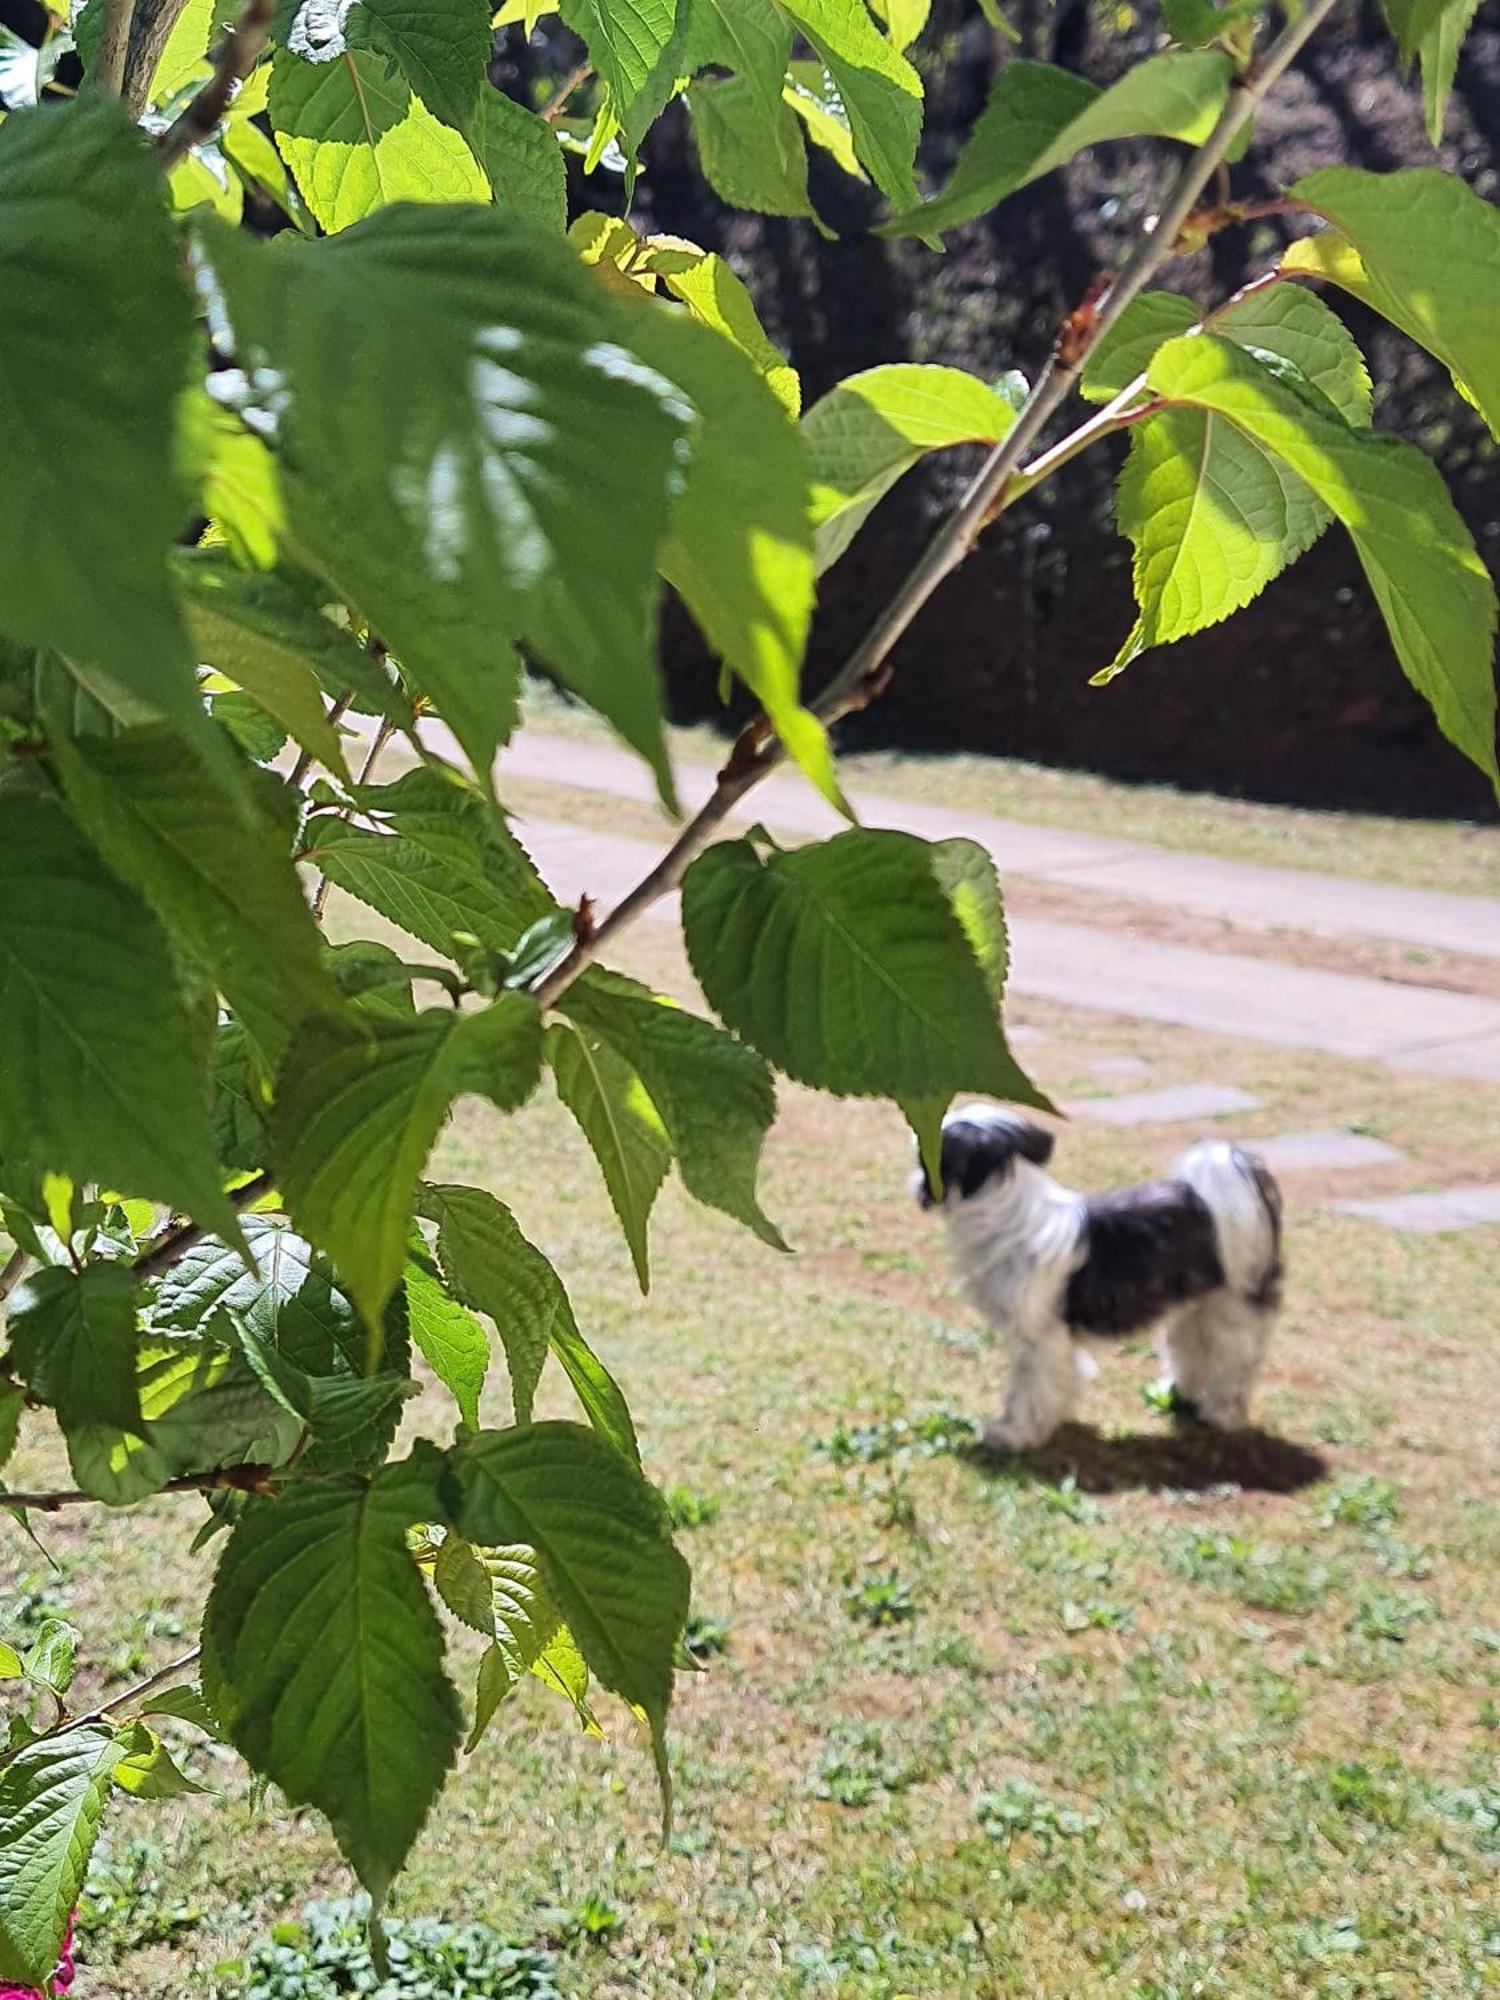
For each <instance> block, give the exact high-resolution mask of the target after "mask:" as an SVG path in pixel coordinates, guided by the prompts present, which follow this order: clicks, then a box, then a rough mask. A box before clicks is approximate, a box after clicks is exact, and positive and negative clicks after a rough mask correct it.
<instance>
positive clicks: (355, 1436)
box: [235, 1320, 417, 1473]
mask: <svg viewBox="0 0 1500 2000" xmlns="http://www.w3.org/2000/svg"><path fill="white" fill-rule="evenodd" d="M235 1332H236V1334H237V1335H238V1337H239V1342H240V1346H241V1349H242V1350H243V1352H244V1355H245V1359H246V1360H247V1361H248V1362H249V1364H250V1366H251V1367H252V1368H253V1369H254V1371H255V1374H256V1377H257V1379H258V1380H259V1381H260V1383H261V1386H262V1387H263V1388H264V1389H265V1390H266V1392H267V1394H268V1395H270V1396H272V1397H273V1398H274V1399H275V1400H276V1401H277V1402H278V1403H280V1404H281V1406H282V1408H283V1409H284V1410H286V1411H287V1412H288V1413H289V1414H290V1415H292V1416H294V1417H296V1418H297V1419H298V1420H299V1421H300V1422H301V1423H302V1424H303V1425H304V1426H305V1427H306V1430H307V1434H308V1438H309V1440H310V1443H309V1445H308V1450H307V1454H306V1459H305V1462H306V1463H307V1465H308V1468H309V1470H315V1471H317V1472H320V1473H321V1472H329V1471H338V1472H343V1471H355V1472H365V1471H369V1470H370V1469H371V1468H372V1467H373V1466H376V1465H379V1463H380V1462H381V1460H382V1459H383V1458H384V1457H385V1454H386V1452H387V1451H388V1450H389V1449H390V1443H391V1439H392V1438H393V1437H394V1436H395V1435H396V1429H397V1426H398V1425H399V1424H400V1421H401V1405H402V1404H403V1403H404V1402H405V1401H406V1399H407V1398H408V1396H414V1395H415V1394H416V1393H417V1385H416V1384H415V1383H414V1382H413V1381H411V1380H410V1378H409V1377H408V1376H406V1375H398V1374H396V1373H395V1372H394V1371H393V1370H382V1371H381V1372H379V1373H377V1374H369V1375H354V1374H350V1373H348V1372H341V1373H338V1374H332V1375H310V1374H308V1372H307V1370H306V1369H305V1368H299V1367H298V1366H297V1364H296V1363H295V1362H294V1361H289V1360H288V1359H287V1358H286V1356H285V1355H284V1354H281V1353H279V1352H278V1351H277V1349H276V1348H274V1347H272V1346H270V1345H269V1344H268V1343H267V1342H265V1341H263V1340H261V1339H260V1337H259V1336H258V1335H257V1334H256V1333H254V1332H253V1331H252V1330H251V1328H250V1327H249V1325H248V1324H247V1323H246V1322H245V1321H243V1320H240V1321H237V1322H235Z"/></svg>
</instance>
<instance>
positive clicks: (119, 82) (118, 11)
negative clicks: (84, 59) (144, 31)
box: [89, 0, 135, 97]
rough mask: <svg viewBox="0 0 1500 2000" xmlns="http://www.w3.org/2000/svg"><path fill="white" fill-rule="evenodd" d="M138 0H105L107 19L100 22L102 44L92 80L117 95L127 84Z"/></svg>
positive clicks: (109, 92)
mask: <svg viewBox="0 0 1500 2000" xmlns="http://www.w3.org/2000/svg"><path fill="white" fill-rule="evenodd" d="M134 13H135V0H104V19H103V21H102V22H101V23H100V26H99V46H98V48H97V50H96V51H95V53H94V67H93V69H92V71H91V72H90V75H89V82H90V83H91V84H92V85H93V86H94V88H95V90H102V91H104V92H105V93H106V94H107V95H108V96H110V97H118V96H119V95H120V93H121V91H123V89H124V88H125V57H126V54H127V52H128V51H129V48H130V21H131V16H132V15H133V14H134Z"/></svg>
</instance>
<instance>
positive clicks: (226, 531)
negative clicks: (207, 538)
mask: <svg viewBox="0 0 1500 2000" xmlns="http://www.w3.org/2000/svg"><path fill="white" fill-rule="evenodd" d="M177 426H178V456H179V461H180V463H181V466H182V470H183V475H184V477H185V478H190V479H191V480H192V481H193V482H194V483H195V484H196V486H197V489H198V498H199V503H200V505H201V507H202V511H203V512H204V513H205V514H207V515H208V516H209V517H210V519H211V520H212V522H213V524H214V526H215V527H216V528H217V529H218V531H219V533H220V534H221V535H222V536H223V537H224V542H225V546H226V547H227V548H228V550H229V553H230V554H231V556H232V557H233V558H234V560H235V562H236V563H238V564H239V565H240V567H241V568H244V569H262V570H265V569H270V567H271V566H272V564H273V563H274V562H275V560H276V551H277V549H278V547H279V546H280V542H281V535H282V530H283V528H284V526H285V521H284V519H283V514H282V506H281V482H280V477H279V475H278V472H277V468H276V460H275V458H274V457H273V456H272V454H271V452H270V451H269V450H268V449H267V447H266V445H265V443H264V442H263V441H262V440H261V439H260V438H258V437H257V436H256V435H255V433H254V432H253V431H251V430H248V429H246V427H245V425H244V424H243V423H242V422H241V421H240V419H239V417H238V416H236V415H235V413H234V412H233V411H232V410H228V409H225V408H224V407H223V406H222V405H221V404H219V403H216V402H214V401H213V400H212V398H211V397H210V396H209V395H208V394H207V392H206V391H205V390H203V389H202V388H200V387H199V386H198V385H197V384H196V383H195V384H194V385H193V386H192V387H191V388H190V389H189V391H188V392H187V394H186V395H185V396H184V397H183V398H182V400H181V401H180V402H179V404H178V406H177ZM184 553H185V552H184V551H181V550H179V551H177V553H176V558H175V559H176V560H177V561H178V562H181V561H182V560H183V555H184ZM185 608H186V610H187V612H188V618H189V623H190V625H191V622H192V610H193V607H192V605H191V603H189V604H188V605H187V606H186V607H185ZM199 643H200V644H201V640H200V642H199ZM136 719H139V718H136Z"/></svg>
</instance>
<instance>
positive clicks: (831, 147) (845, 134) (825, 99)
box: [781, 62, 870, 181]
mask: <svg viewBox="0 0 1500 2000" xmlns="http://www.w3.org/2000/svg"><path fill="white" fill-rule="evenodd" d="M781 95H782V97H783V99H784V100H785V102H786V103H787V104H789V105H790V106H791V108H792V110H793V111H795V112H796V114H797V116H798V117H799V118H800V119H801V121H802V126H803V130H804V131H805V132H806V134H807V136H808V138H809V139H810V140H811V142H812V143H813V145H815V146H820V147H821V148H822V149H823V151H824V152H825V153H828V154H830V155H831V156H832V158H833V160H834V162H835V164H836V165H837V166H838V167H839V168H840V169H841V170H842V171H843V172H844V173H846V174H848V175H850V177H851V178H852V179H854V180H857V181H867V180H868V179H869V178H870V177H869V175H868V174H867V173H866V172H865V170H864V168H863V167H862V166H861V165H860V163H859V155H858V154H857V153H856V152H855V150H854V134H853V132H852V131H851V130H850V129H849V114H848V112H847V111H846V110H845V109H844V102H843V99H842V98H841V97H840V96H839V94H838V91H837V90H836V89H835V88H834V84H833V79H832V77H831V76H830V75H829V74H828V72H827V70H826V69H824V67H823V65H822V64H821V63H820V62H794V63H789V64H788V65H787V74H786V82H785V84H784V85H783V86H782V91H781Z"/></svg>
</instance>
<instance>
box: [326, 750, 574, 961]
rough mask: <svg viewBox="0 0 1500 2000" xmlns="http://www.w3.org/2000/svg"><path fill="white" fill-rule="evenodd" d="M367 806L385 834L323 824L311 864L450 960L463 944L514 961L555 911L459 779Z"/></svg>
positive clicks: (424, 773) (424, 779)
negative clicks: (517, 949) (465, 939)
mask: <svg viewBox="0 0 1500 2000" xmlns="http://www.w3.org/2000/svg"><path fill="white" fill-rule="evenodd" d="M360 804H361V807H362V809H363V810H364V812H365V813H366V814H368V815H369V817H370V818H371V820H372V821H373V823H374V825H375V826H376V827H378V828H379V829H380V831H379V832H372V831H370V830H369V829H368V828H365V827H359V826H354V825H351V824H350V822H349V821H348V820H346V819H343V818H341V817H339V816H337V815H329V816H327V817H322V816H319V817H315V818H314V819H313V820H312V821H311V822H310V823H309V826H308V842H309V847H308V856H307V858H308V859H309V860H310V861H311V862H312V863H313V865H314V866H315V867H317V868H319V869H321V870H322V871H323V873H324V874H326V875H327V876H328V878H329V880H330V881H332V882H335V883H337V885H338V886H339V888H341V889H344V890H346V891H347V892H348V894H349V895H351V896H356V897H358V899H359V900H360V901H361V902H362V903H367V904H368V905H369V907H370V908H371V909H372V910H376V911H378V912H379V914H380V915H381V916H383V917H386V918H388V919H389V920H390V921H391V922H392V923H393V924H397V925H399V926H400V928H401V929H402V930H404V931H407V932H409V933H410V934H411V936H412V937H414V938H420V939H421V941H422V943H423V944H426V945H430V946H431V947H432V949H433V950H434V951H439V952H442V953H443V954H444V956H445V957H449V958H451V957H453V956H454V955H455V954H456V952H457V950H458V948H459V947H458V945H457V943H456V940H457V939H458V938H459V937H461V936H462V935H464V934H468V935H471V936H473V937H477V938H478V939H479V942H480V943H481V944H482V945H484V946H486V947H487V948H488V949H489V950H490V951H494V952H509V951H510V950H511V948H512V947H513V946H514V945H515V943H516V942H517V940H518V939H519V938H520V937H521V936H522V935H523V934H524V933H525V932H526V931H527V930H529V929H530V928H531V926H532V925H533V924H535V923H537V922H539V921H540V920H541V919H542V918H544V917H547V916H550V915H551V914H552V913H553V912H554V911H555V910H556V908H557V905H556V904H555V903H554V901H553V899H552V897H551V895H550V894H549V892H548V890H547V888H546V887H545V885H544V884H543V882H542V879H541V877H540V876H539V875H538V874H537V872H536V869H535V867H534V866H533V865H532V862H531V858H530V856H529V855H527V854H526V853H525V851H524V850H523V849H522V847H521V846H520V844H519V842H518V841H517V840H516V839H515V837H514V835H513V834H512V833H511V831H510V829H509V828H508V827H507V825H506V823H505V821H504V819H503V818H502V817H501V815H500V814H499V812H498V811H497V810H496V809H495V807H494V806H493V805H492V804H491V803H490V802H489V801H488V800H487V799H485V798H483V797H482V796H481V795H480V794H479V793H477V792H475V791H474V790H472V789H471V788H470V787H469V786H467V785H465V784H463V783H462V782H461V781H460V780H458V779H457V778H456V776H455V777H449V776H446V775H444V774H443V773H441V772H438V771H436V770H433V769H432V768H430V767H423V768H422V769H419V770H416V771H410V772H408V773H407V774H406V775H405V776H404V777H401V778H398V779H397V780H396V782H395V784H393V785H381V786H378V787H377V786H370V787H366V788H365V789H364V790H363V791H361V793H360Z"/></svg>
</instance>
